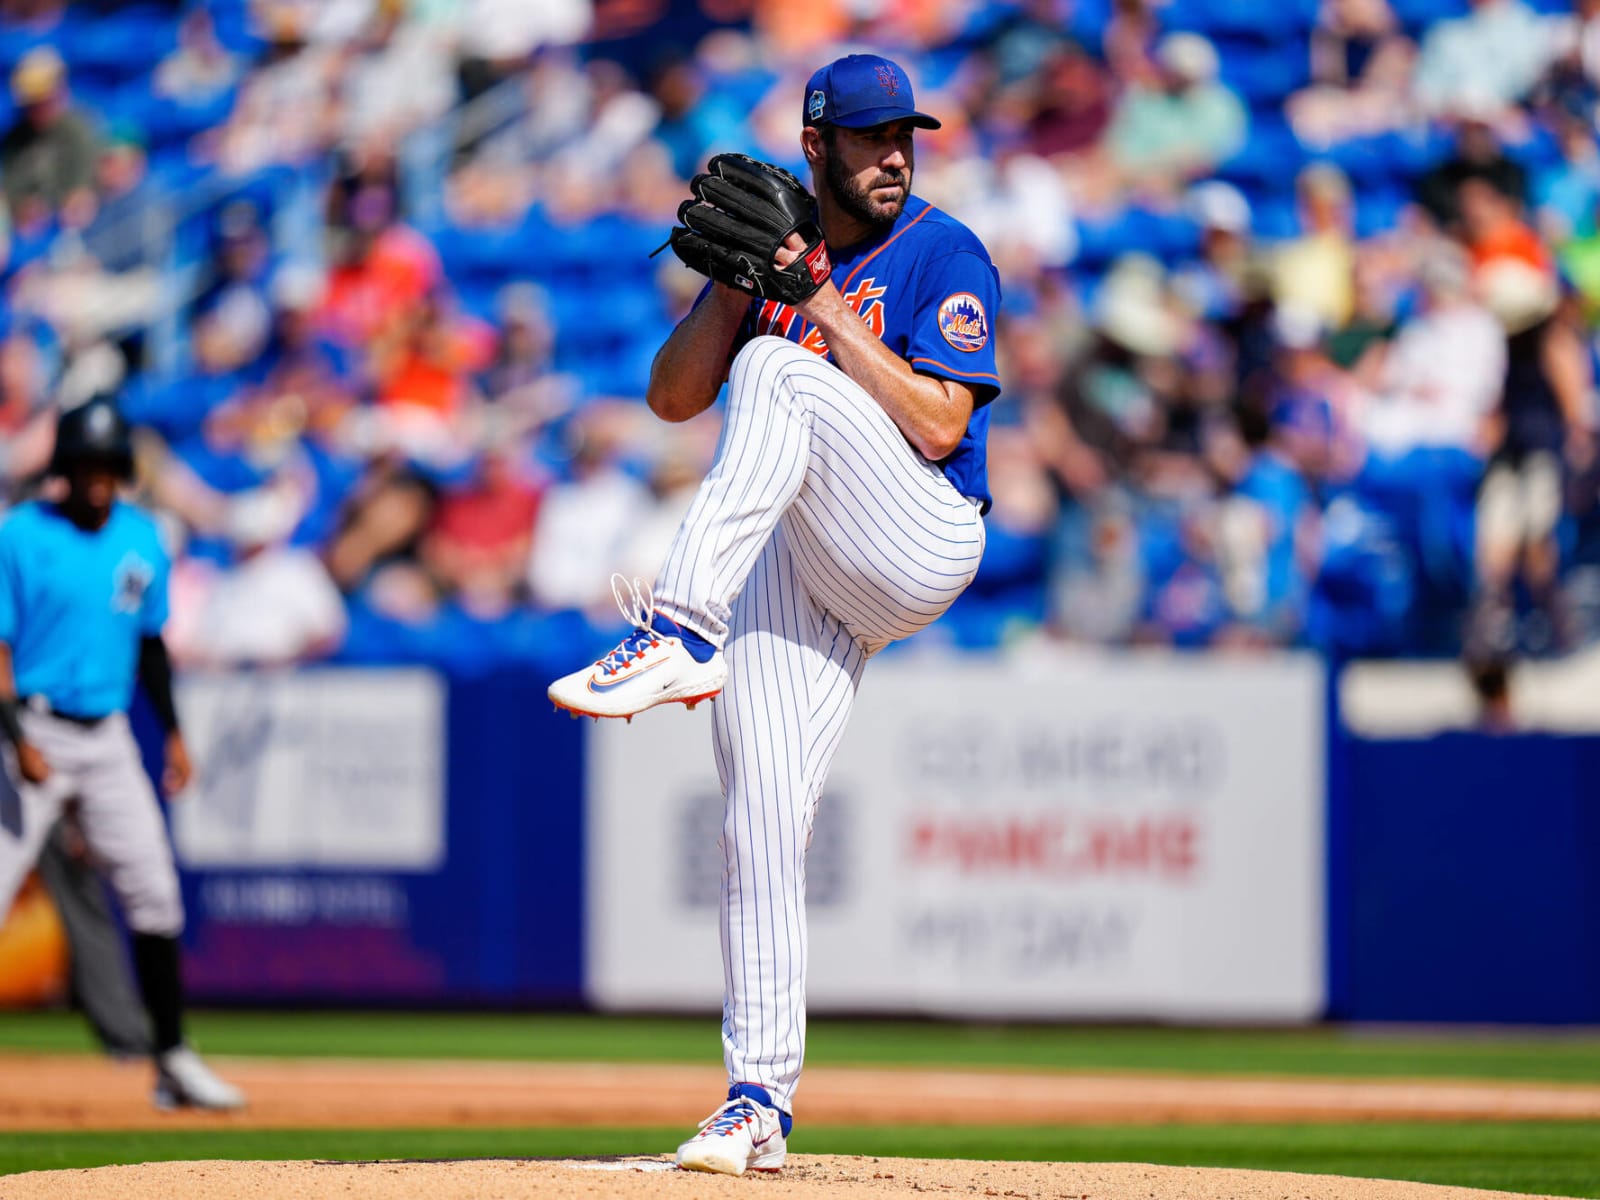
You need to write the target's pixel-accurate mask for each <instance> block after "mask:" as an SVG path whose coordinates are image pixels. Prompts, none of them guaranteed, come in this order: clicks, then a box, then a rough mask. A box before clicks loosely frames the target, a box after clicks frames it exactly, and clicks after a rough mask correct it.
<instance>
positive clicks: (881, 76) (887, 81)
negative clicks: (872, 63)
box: [872, 67, 900, 96]
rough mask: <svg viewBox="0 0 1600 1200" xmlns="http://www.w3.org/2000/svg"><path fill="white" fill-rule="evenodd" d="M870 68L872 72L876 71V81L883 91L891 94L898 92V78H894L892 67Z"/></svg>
mask: <svg viewBox="0 0 1600 1200" xmlns="http://www.w3.org/2000/svg"><path fill="white" fill-rule="evenodd" d="M872 69H873V71H874V72H876V74H877V76H878V83H879V85H880V86H881V87H882V88H883V90H884V91H886V92H888V93H889V95H891V96H894V95H897V94H899V91H900V80H899V79H898V78H896V76H895V73H894V70H893V69H892V68H890V67H873V68H872Z"/></svg>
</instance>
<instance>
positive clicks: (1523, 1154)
mask: <svg viewBox="0 0 1600 1200" xmlns="http://www.w3.org/2000/svg"><path fill="white" fill-rule="evenodd" d="M683 1133H684V1130H682V1129H677V1128H671V1129H643V1130H640V1129H626V1130H613V1129H571V1130H563V1129H461V1130H417V1131H370V1130H317V1131H306V1132H301V1131H296V1130H262V1131H253V1132H252V1131H227V1130H222V1131H217V1132H209V1131H206V1132H197V1131H193V1130H184V1131H173V1132H162V1133H15V1134H0V1173H9V1172H12V1171H17V1170H36V1169H52V1168H62V1167H92V1166H100V1165H104V1164H107V1163H119V1162H143V1161H154V1160H161V1159H197V1158H238V1159H307V1158H322V1159H345V1160H365V1159H375V1158H418V1159H441V1158H443V1159H451V1158H498V1157H546V1156H580V1155H596V1154H658V1153H664V1152H665V1151H667V1150H669V1149H670V1148H671V1147H672V1146H673V1145H675V1144H676V1143H677V1141H678V1140H679V1139H680V1138H681V1137H682V1136H683ZM792 1144H793V1146H794V1149H795V1150H796V1151H797V1152H798V1153H803V1154H867V1155H879V1156H883V1157H901V1156H905V1157H919V1158H975V1159H1026V1160H1034V1161H1048V1162H1152V1163H1167V1164H1173V1165H1180V1166H1181V1165H1187V1166H1215V1167H1250V1168H1256V1169H1264V1170H1277V1171H1303V1172H1309V1173H1312V1174H1323V1175H1350V1176H1358V1177H1366V1178H1379V1179H1413V1180H1418V1181H1421V1182H1426V1183H1442V1184H1455V1185H1458V1186H1462V1187H1480V1188H1494V1189H1498V1190H1501V1191H1523V1192H1538V1193H1541V1194H1545V1195H1559V1196H1584V1197H1600V1124H1597V1123H1583V1124H1580V1123H1550V1122H1524V1123H1515V1124H1499V1125H1482V1124H1471V1125H1445V1124H1431V1123H1409V1122H1408V1123H1398V1124H1389V1123H1386V1124H1381V1125H1380V1124H1351V1125H1222V1126H1198V1125H1194V1126H1156V1127H1146V1128H1123V1127H1114V1128H1098V1127H1096V1128H1070V1127H1069V1128H1057V1127H1051V1128H1020V1129H978V1128H961V1129H942V1128H941V1129H931V1128H888V1129H861V1128H854V1127H852V1128H830V1127H815V1128H802V1129H801V1130H800V1131H799V1132H797V1134H796V1136H795V1139H794V1142H793V1143H792Z"/></svg>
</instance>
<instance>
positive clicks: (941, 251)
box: [733, 196, 1000, 511]
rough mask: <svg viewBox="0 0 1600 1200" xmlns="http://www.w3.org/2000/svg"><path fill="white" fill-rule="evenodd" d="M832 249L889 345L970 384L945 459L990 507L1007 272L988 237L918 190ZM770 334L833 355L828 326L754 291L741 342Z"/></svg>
mask: <svg viewBox="0 0 1600 1200" xmlns="http://www.w3.org/2000/svg"><path fill="white" fill-rule="evenodd" d="M828 251H829V254H830V255H831V256H832V257H833V284H834V286H835V287H837V288H838V289H839V292H840V294H841V295H843V296H844V299H845V302H846V303H847V304H849V305H850V307H851V308H853V309H855V310H856V312H858V313H860V314H861V319H862V320H864V321H865V322H866V323H867V325H868V327H869V328H871V330H872V332H874V333H875V334H877V335H878V337H879V338H881V339H882V340H883V343H884V345H886V346H888V347H889V349H891V350H893V351H894V352H895V353H896V354H898V355H899V356H900V357H901V358H903V359H905V360H906V361H907V362H909V363H910V364H911V366H912V368H913V369H914V370H916V371H919V372H921V373H922V374H925V375H936V376H938V377H940V378H942V379H954V380H957V381H959V382H961V383H965V384H967V385H969V386H970V387H972V388H973V390H974V392H975V393H976V403H975V405H974V407H973V410H972V419H971V420H970V421H969V422H968V423H967V431H966V432H965V433H964V434H962V435H961V444H960V445H958V446H957V447H956V448H955V450H954V452H952V453H951V454H950V456H949V457H948V458H946V459H944V460H943V461H942V462H940V464H939V466H940V468H941V469H942V470H943V471H944V473H945V477H946V478H947V479H949V480H950V482H951V483H952V484H954V485H955V488H956V490H957V491H958V492H960V493H961V494H962V495H963V496H970V497H972V498H973V499H974V500H979V501H981V502H982V504H983V508H984V510H985V511H988V508H989V502H990V497H989V471H988V461H987V460H988V445H989V407H988V406H989V402H990V401H992V400H993V399H994V398H995V397H996V396H997V395H999V394H1000V376H999V373H998V372H997V371H996V370H995V361H994V337H993V333H994V328H993V324H992V322H993V321H994V314H995V312H996V311H997V310H998V309H999V307H1000V276H999V273H998V272H996V271H995V269H994V264H993V263H992V262H990V261H989V252H988V251H987V250H985V249H984V248H983V243H982V242H980V241H979V240H978V239H977V236H976V235H975V234H973V232H972V231H971V230H970V229H968V228H967V227H966V226H965V225H963V224H961V222H959V221H957V220H955V219H954V218H953V217H950V216H948V215H946V214H945V213H942V212H940V211H939V210H938V209H937V208H935V207H933V205H931V204H929V203H928V202H927V201H926V200H922V199H919V198H918V197H916V196H913V197H911V199H910V200H909V201H908V202H907V204H906V207H905V210H904V211H903V212H902V213H901V214H900V216H899V218H898V219H897V220H896V221H895V223H894V224H893V225H892V226H890V227H889V228H888V229H887V230H886V231H884V232H883V233H881V234H878V235H877V236H875V237H871V238H868V239H867V240H866V241H864V242H862V243H860V244H859V245H856V246H850V247H848V248H847V249H846V250H845V251H844V252H843V253H842V254H840V253H835V252H834V248H833V247H832V246H829V247H828ZM763 334H776V335H777V336H778V337H783V338H788V339H789V340H790V341H793V342H799V343H800V345H802V346H804V347H805V348H806V349H808V350H813V351H815V352H816V353H818V354H821V355H827V354H828V346H827V342H826V341H825V339H824V338H823V336H822V334H821V332H820V331H819V330H818V329H817V328H816V327H815V326H813V325H812V324H811V323H810V322H808V321H804V320H802V319H801V318H800V315H799V314H798V313H796V312H795V311H794V310H793V309H791V308H789V307H788V306H786V305H783V304H779V303H778V302H777V301H773V300H755V301H752V302H751V304H750V313H749V315H748V316H747V317H746V318H745V322H744V324H743V326H741V327H740V329H739V336H738V338H737V340H736V341H735V343H734V347H733V348H734V351H735V352H737V351H738V350H739V348H740V347H741V346H743V345H744V344H745V342H747V341H749V340H750V339H751V338H753V337H759V336H761V335H763Z"/></svg>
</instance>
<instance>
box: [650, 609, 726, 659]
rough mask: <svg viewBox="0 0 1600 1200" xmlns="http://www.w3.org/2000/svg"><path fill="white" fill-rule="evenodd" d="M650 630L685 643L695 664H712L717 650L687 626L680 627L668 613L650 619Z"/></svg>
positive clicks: (684, 645) (685, 647) (684, 646)
mask: <svg viewBox="0 0 1600 1200" xmlns="http://www.w3.org/2000/svg"><path fill="white" fill-rule="evenodd" d="M650 628H651V629H654V630H655V631H656V632H657V633H659V634H663V635H664V636H666V637H675V638H677V639H678V640H679V641H680V642H682V643H683V648H684V649H685V650H687V651H688V652H689V657H690V658H692V659H694V660H695V662H702V663H703V662H710V661H711V656H712V655H713V654H715V653H716V652H717V648H716V647H715V646H713V645H712V644H711V643H710V642H708V641H706V640H705V638H703V637H701V636H700V635H699V634H698V633H696V632H695V631H694V630H692V629H690V628H689V627H688V626H687V625H679V624H678V623H677V622H676V621H674V620H673V619H672V618H671V617H669V616H667V614H666V613H657V614H656V615H655V616H654V617H652V618H651V619H650Z"/></svg>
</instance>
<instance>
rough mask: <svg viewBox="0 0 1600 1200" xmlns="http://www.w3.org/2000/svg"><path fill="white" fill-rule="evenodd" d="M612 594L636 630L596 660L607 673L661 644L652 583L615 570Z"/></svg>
mask: <svg viewBox="0 0 1600 1200" xmlns="http://www.w3.org/2000/svg"><path fill="white" fill-rule="evenodd" d="M611 598H612V599H613V600H615V601H616V602H617V608H618V609H619V610H620V611H621V612H622V615H623V617H624V619H626V620H628V621H631V622H632V623H633V632H632V633H630V634H629V635H628V636H627V637H625V638H623V639H622V641H620V642H618V643H617V646H616V648H615V649H614V650H612V651H611V653H609V654H607V655H606V656H605V657H603V658H601V659H600V660H599V661H598V662H596V663H595V666H597V667H599V668H600V669H601V670H602V671H604V672H605V673H606V674H607V675H615V674H617V673H618V672H620V671H624V670H626V669H627V667H628V664H629V663H630V662H632V661H633V660H635V659H640V658H643V657H644V652H645V651H646V650H647V649H649V648H650V647H652V646H659V645H660V644H661V639H660V637H659V636H658V635H657V634H656V631H655V630H653V629H651V628H650V621H651V618H653V617H654V616H655V611H656V609H655V597H654V596H652V595H651V594H650V585H649V584H647V583H641V582H640V581H639V580H637V579H634V580H632V581H631V582H630V581H629V580H628V579H627V578H625V577H624V576H623V575H622V574H621V573H620V572H616V573H613V574H612V576H611Z"/></svg>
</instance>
